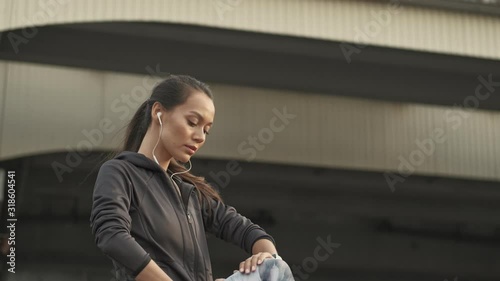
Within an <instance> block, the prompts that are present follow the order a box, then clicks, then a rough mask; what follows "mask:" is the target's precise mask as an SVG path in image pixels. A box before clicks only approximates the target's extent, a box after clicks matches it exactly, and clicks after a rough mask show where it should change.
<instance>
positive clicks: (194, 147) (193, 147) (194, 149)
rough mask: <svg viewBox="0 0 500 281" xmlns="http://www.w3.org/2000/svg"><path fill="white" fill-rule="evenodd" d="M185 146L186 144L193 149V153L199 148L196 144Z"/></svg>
mask: <svg viewBox="0 0 500 281" xmlns="http://www.w3.org/2000/svg"><path fill="white" fill-rule="evenodd" d="M185 146H186V147H187V148H189V149H190V150H191V152H192V153H195V152H196V150H197V149H198V148H196V146H192V145H185Z"/></svg>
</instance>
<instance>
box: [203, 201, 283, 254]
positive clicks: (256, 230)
mask: <svg viewBox="0 0 500 281" xmlns="http://www.w3.org/2000/svg"><path fill="white" fill-rule="evenodd" d="M203 219H204V223H205V231H207V232H208V233H211V234H213V235H215V237H217V238H219V239H222V240H224V241H226V242H230V243H233V244H235V245H237V246H239V247H240V248H241V249H243V250H245V251H246V252H247V253H249V254H251V253H252V247H253V244H254V243H255V242H256V241H257V240H260V239H268V240H270V241H271V242H273V244H275V245H276V242H275V241H274V239H273V237H272V236H271V235H269V234H267V233H266V232H265V231H264V229H262V228H261V227H260V226H258V225H256V224H254V223H252V222H251V221H250V220H249V219H248V218H246V217H244V216H242V215H240V214H239V213H238V212H237V211H236V209H235V208H233V207H231V206H228V205H225V204H224V203H222V202H220V201H216V200H213V199H210V201H209V202H207V201H205V202H204V206H203Z"/></svg>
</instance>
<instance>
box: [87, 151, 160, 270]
mask: <svg viewBox="0 0 500 281" xmlns="http://www.w3.org/2000/svg"><path fill="white" fill-rule="evenodd" d="M111 161H112V160H111ZM131 198H132V185H131V183H130V182H129V181H128V180H127V177H126V175H125V172H124V171H123V169H121V168H119V166H118V165H116V164H115V165H113V164H112V163H110V162H106V163H104V164H103V165H102V166H101V168H100V170H99V173H98V175H97V180H96V183H95V187H94V194H93V203H92V212H91V215H90V227H91V228H92V234H93V235H94V238H95V243H96V244H97V247H98V248H99V249H100V250H101V251H102V252H103V253H104V254H105V255H106V256H108V257H109V258H111V259H113V260H115V261H116V262H118V263H119V264H121V265H123V266H124V267H125V268H126V269H127V270H128V271H129V273H130V274H131V275H133V276H134V277H135V276H137V275H138V274H139V273H140V272H141V271H142V270H143V269H144V268H145V267H146V265H147V264H148V263H149V261H150V260H151V257H150V256H149V254H148V253H147V252H146V251H145V250H144V249H143V248H142V247H141V246H140V245H139V244H138V243H137V242H136V241H135V239H134V238H133V237H132V236H131V235H130V228H131V222H132V219H131V218H130V215H129V209H130V204H131Z"/></svg>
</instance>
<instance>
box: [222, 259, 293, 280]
mask: <svg viewBox="0 0 500 281" xmlns="http://www.w3.org/2000/svg"><path fill="white" fill-rule="evenodd" d="M226 281H295V279H293V275H292V271H291V270H290V267H289V266H288V264H287V263H286V262H285V261H283V260H278V259H265V260H264V262H263V263H262V264H261V265H259V266H257V270H255V271H254V272H252V273H250V274H244V273H240V272H236V273H234V274H233V275H231V276H229V277H228V278H227V279H226Z"/></svg>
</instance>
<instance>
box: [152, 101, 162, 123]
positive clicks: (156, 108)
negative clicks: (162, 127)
mask: <svg viewBox="0 0 500 281" xmlns="http://www.w3.org/2000/svg"><path fill="white" fill-rule="evenodd" d="M162 108H163V107H162V106H161V104H160V103H159V102H155V103H154V104H153V106H152V107H151V118H152V119H153V120H155V121H154V122H158V123H160V124H161V122H162V121H161V117H162V116H163V112H162Z"/></svg>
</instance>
